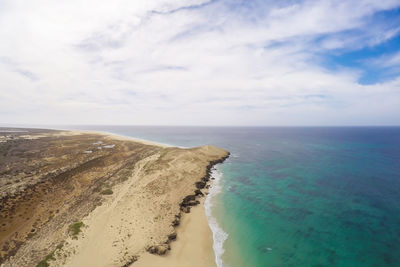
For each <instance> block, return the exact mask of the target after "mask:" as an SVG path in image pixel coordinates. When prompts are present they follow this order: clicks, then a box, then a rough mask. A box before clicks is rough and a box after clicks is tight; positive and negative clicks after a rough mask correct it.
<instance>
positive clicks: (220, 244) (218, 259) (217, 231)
mask: <svg viewBox="0 0 400 267" xmlns="http://www.w3.org/2000/svg"><path fill="white" fill-rule="evenodd" d="M211 176H212V177H213V178H215V180H214V181H213V184H212V186H211V187H210V191H209V194H208V195H207V197H206V200H205V202H204V207H205V210H206V215H207V219H208V224H209V226H210V228H211V231H212V233H213V249H214V253H215V263H216V264H217V267H222V266H223V262H222V255H223V254H224V251H225V250H224V242H225V240H226V239H227V238H228V234H227V233H226V232H225V231H224V230H223V229H222V228H221V227H220V226H219V224H218V222H217V220H216V219H215V218H214V217H213V216H212V212H211V211H212V199H213V198H215V196H216V195H217V194H218V193H219V192H221V186H220V184H219V183H220V179H221V177H222V173H221V171H219V170H218V168H214V169H213V170H212V171H211Z"/></svg>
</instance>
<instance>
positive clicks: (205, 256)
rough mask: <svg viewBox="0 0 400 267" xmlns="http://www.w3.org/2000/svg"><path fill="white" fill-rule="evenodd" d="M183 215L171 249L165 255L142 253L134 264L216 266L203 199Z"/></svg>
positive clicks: (143, 266) (170, 266)
mask: <svg viewBox="0 0 400 267" xmlns="http://www.w3.org/2000/svg"><path fill="white" fill-rule="evenodd" d="M200 204H201V205H199V206H197V207H194V208H192V210H191V212H190V214H187V215H184V216H183V218H182V220H181V225H180V226H179V227H178V228H177V234H178V238H177V241H176V242H173V243H171V251H170V252H169V253H168V254H167V255H165V256H162V257H160V256H156V255H152V254H144V255H142V256H141V257H140V259H139V260H138V261H137V262H136V263H135V265H134V266H138V267H148V266H165V267H174V266H194V267H200V266H204V267H205V266H216V264H215V254H214V250H213V248H212V245H213V239H212V232H211V229H210V227H209V225H208V221H207V217H206V214H205V210H204V206H203V205H204V200H202V201H200Z"/></svg>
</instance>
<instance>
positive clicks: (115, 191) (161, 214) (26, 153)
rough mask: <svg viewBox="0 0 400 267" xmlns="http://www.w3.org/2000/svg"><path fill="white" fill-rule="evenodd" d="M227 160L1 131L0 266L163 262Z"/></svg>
mask: <svg viewBox="0 0 400 267" xmlns="http://www.w3.org/2000/svg"><path fill="white" fill-rule="evenodd" d="M228 155H229V153H228V152H227V151H225V150H222V149H219V148H216V147H212V146H203V147H198V148H191V149H181V148H173V147H165V146H160V145H156V144H151V143H145V142H140V141H133V140H130V139H127V138H121V137H118V136H110V135H105V134H97V133H84V132H69V131H52V130H33V129H9V128H0V250H1V252H0V263H2V265H1V266H65V265H66V266H129V265H130V264H132V263H134V262H136V261H138V260H140V256H141V255H143V254H147V253H153V254H156V255H163V254H166V253H167V252H168V250H169V249H170V242H171V241H173V240H175V239H176V238H177V237H176V230H175V227H177V226H178V225H179V224H180V218H181V216H182V214H183V213H187V212H190V208H191V207H192V206H195V205H197V204H198V203H199V200H198V199H199V197H201V196H202V195H203V193H204V188H205V187H207V182H208V180H209V172H210V168H211V167H212V165H214V164H216V163H218V162H222V161H223V160H224V159H225V158H226V157H227V156H228Z"/></svg>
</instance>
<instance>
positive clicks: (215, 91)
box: [0, 0, 400, 126]
mask: <svg viewBox="0 0 400 267" xmlns="http://www.w3.org/2000/svg"><path fill="white" fill-rule="evenodd" d="M0 124H3V125H4V124H29V125H37V124H41V125H43V124H61V125H64V124H65V125H71V124H75V125H76V124H102V125H213V126H227V125H234V126H290V125H293V126H299V125H321V126H327V125H332V126H335V125H400V0H379V1H377V0H346V1H339V0H336V1H334V0H321V1H318V0H313V1H308V0H305V1H296V0H286V1H285V0H282V1H269V0H263V1H257V0H254V1H253V0H225V1H224V0H219V1H218V0H213V1H209V0H185V1H184V0H135V1H132V0H114V1H105V0H86V1H81V0H67V1H64V0H58V1H53V0H35V1H25V0H0Z"/></svg>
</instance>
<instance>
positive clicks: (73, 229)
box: [68, 222, 84, 239]
mask: <svg viewBox="0 0 400 267" xmlns="http://www.w3.org/2000/svg"><path fill="white" fill-rule="evenodd" d="M82 226H84V224H83V222H76V223H73V224H71V225H70V226H69V228H68V230H69V233H70V234H71V235H72V238H73V239H77V238H78V234H79V233H80V232H81V227H82Z"/></svg>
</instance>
